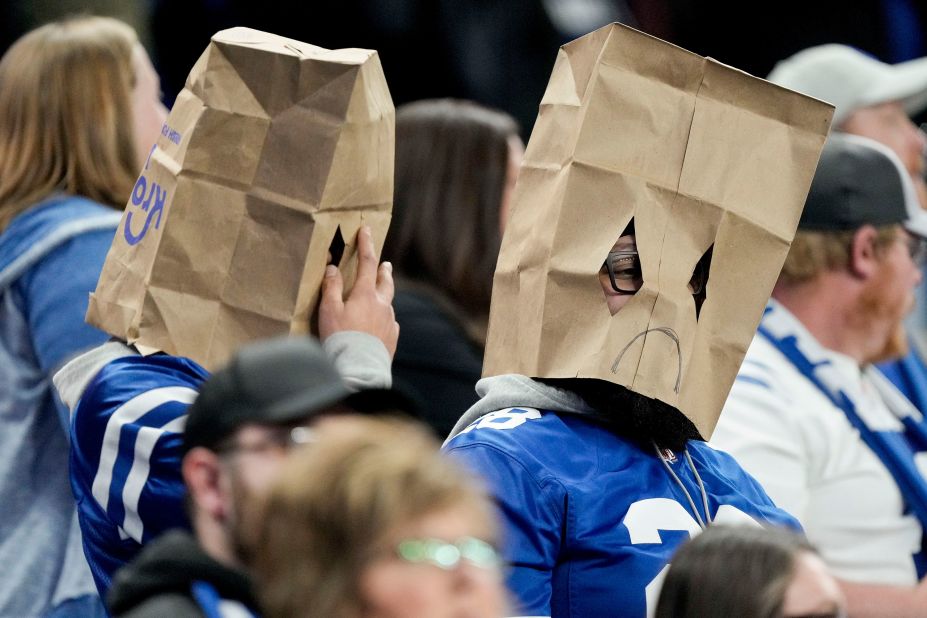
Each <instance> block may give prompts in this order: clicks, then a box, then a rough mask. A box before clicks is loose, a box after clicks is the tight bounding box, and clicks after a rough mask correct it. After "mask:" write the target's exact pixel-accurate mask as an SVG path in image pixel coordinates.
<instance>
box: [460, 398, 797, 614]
mask: <svg viewBox="0 0 927 618" xmlns="http://www.w3.org/2000/svg"><path fill="white" fill-rule="evenodd" d="M445 448H446V449H447V450H448V451H449V452H450V453H451V454H452V455H453V456H454V457H456V458H458V459H459V460H462V461H463V462H464V463H465V464H466V465H467V466H468V467H469V468H470V469H472V470H473V471H475V472H476V473H478V474H479V475H480V476H482V477H483V478H484V479H485V480H486V481H487V483H488V484H489V486H490V488H491V491H492V493H493V495H494V497H495V499H496V501H497V503H498V505H499V507H500V510H501V513H502V517H503V521H504V530H503V532H504V539H505V541H504V542H505V546H504V547H503V553H504V555H505V558H506V560H507V561H509V563H510V565H511V571H510V573H509V579H508V584H509V587H510V589H511V590H512V592H513V593H514V594H515V596H516V597H517V599H518V600H519V601H520V602H521V606H520V607H519V611H520V612H521V613H523V614H526V615H531V616H554V617H566V616H570V617H575V618H588V617H590V616H645V615H647V613H648V608H649V610H650V612H652V611H653V610H654V608H655V605H656V601H657V596H658V594H659V587H660V584H661V582H662V579H663V576H664V575H665V571H666V569H667V568H668V566H667V563H668V561H669V559H670V558H671V556H672V554H673V552H674V551H675V550H676V548H677V547H678V546H679V544H680V543H682V542H683V541H684V540H686V539H688V538H689V537H690V536H692V535H694V534H697V533H698V532H700V531H701V530H702V526H701V524H700V523H699V520H700V519H701V520H703V521H704V520H706V516H705V513H704V511H705V508H704V506H703V494H702V491H701V489H700V488H699V483H698V481H697V479H696V476H695V473H694V472H693V469H692V466H690V465H689V463H688V461H687V459H686V457H685V453H672V452H670V451H668V450H664V451H663V453H664V457H663V459H665V460H666V464H664V462H663V460H661V457H660V456H658V455H657V452H656V450H655V448H654V449H653V450H647V449H643V450H642V448H641V447H638V446H636V445H635V444H633V443H631V442H629V441H627V440H625V439H623V438H621V437H620V436H618V435H616V434H614V433H612V432H610V431H608V430H607V429H605V428H603V427H602V426H601V425H599V424H596V423H594V422H591V421H589V420H587V419H586V418H584V417H582V416H577V415H569V414H558V413H554V412H546V411H539V410H535V409H530V408H510V409H506V410H500V411H498V412H494V413H492V414H488V415H486V416H484V417H482V418H481V419H479V420H477V421H475V422H474V423H472V424H471V425H470V426H469V427H467V428H466V429H465V430H464V431H463V432H461V433H460V434H458V435H457V436H455V437H454V438H453V439H452V440H451V441H450V442H449V443H448V444H447V445H446V447H445ZM688 453H689V455H690V456H691V459H692V463H693V464H694V467H695V470H697V472H698V476H699V477H700V478H701V481H702V486H703V487H704V489H705V494H706V495H705V497H706V498H707V503H708V509H707V510H708V517H707V519H708V520H709V521H712V522H714V523H728V524H744V523H753V524H760V523H761V524H772V525H784V526H788V527H792V528H795V529H800V526H799V524H798V522H797V521H796V520H795V519H794V518H792V517H791V516H790V515H788V514H787V513H785V512H784V511H782V510H780V509H778V508H776V506H775V505H774V504H773V503H772V501H771V500H770V499H769V497H768V496H767V495H766V492H764V491H763V489H762V487H760V485H759V484H758V483H757V482H756V481H755V480H754V479H753V478H752V477H751V476H749V475H748V474H747V473H746V472H744V471H743V469H741V468H740V466H739V465H738V464H737V463H736V462H735V461H734V459H733V458H732V457H730V456H729V455H727V454H726V453H723V452H720V451H717V450H715V449H713V448H711V447H710V446H708V445H707V444H706V443H704V442H698V441H690V442H689V445H688ZM667 465H668V466H669V467H670V469H671V470H672V472H673V473H675V478H674V475H673V474H672V473H671V472H670V471H669V470H667V468H666V466H667ZM677 479H678V481H677ZM680 483H681V485H682V486H684V487H685V491H683V489H682V488H681V487H680ZM687 494H688V495H687Z"/></svg>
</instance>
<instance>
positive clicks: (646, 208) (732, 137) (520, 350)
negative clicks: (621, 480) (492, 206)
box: [484, 24, 833, 439]
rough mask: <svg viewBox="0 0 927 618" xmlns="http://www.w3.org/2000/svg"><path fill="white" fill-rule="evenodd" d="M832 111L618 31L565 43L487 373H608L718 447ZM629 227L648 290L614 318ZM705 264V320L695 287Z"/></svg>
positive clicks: (531, 153) (524, 194) (504, 264)
mask: <svg viewBox="0 0 927 618" xmlns="http://www.w3.org/2000/svg"><path fill="white" fill-rule="evenodd" d="M832 115H833V107H832V106H830V105H828V104H826V103H822V102H820V101H817V100H815V99H812V98H809V97H806V96H803V95H800V94H797V93H795V92H792V91H789V90H786V89H784V88H781V87H779V86H776V85H773V84H770V83H768V82H765V81H763V80H761V79H757V78H755V77H752V76H750V75H747V74H746V73H743V72H741V71H739V70H737V69H734V68H731V67H729V66H725V65H723V64H720V63H718V62H716V61H714V60H711V59H708V58H703V57H701V56H698V55H695V54H692V53H689V52H687V51H685V50H683V49H680V48H678V47H675V46H673V45H670V44H668V43H666V42H663V41H660V40H659V39H656V38H653V37H650V36H648V35H645V34H643V33H641V32H638V31H636V30H633V29H631V28H628V27H625V26H621V25H618V24H613V25H610V26H606V27H604V28H601V29H600V30H597V31H595V32H593V33H591V34H589V35H587V36H584V37H582V38H580V39H577V40H576V41H573V42H571V43H569V44H567V45H564V46H563V47H562V48H561V50H560V52H559V55H558V57H557V61H556V64H555V65H554V70H553V74H552V75H551V78H550V83H549V84H548V86H547V91H546V93H545V94H544V99H543V101H542V102H541V108H540V113H539V115H538V119H537V123H536V124H535V127H534V131H533V133H532V135H531V139H530V141H529V143H528V148H527V152H526V154H525V159H524V163H523V165H522V169H521V173H520V176H519V179H518V184H517V186H516V188H515V195H514V206H513V209H512V215H511V218H510V220H509V223H508V227H507V228H506V233H505V237H504V239H503V243H502V250H501V253H500V256H499V261H498V264H497V268H496V273H495V278H494V283H493V296H492V309H491V314H490V322H489V334H488V339H487V345H486V356H485V360H484V375H487V376H488V375H498V374H502V373H519V374H523V375H527V376H531V377H540V378H575V377H579V378H597V379H599V380H606V381H608V382H612V383H614V384H619V385H622V386H624V387H626V388H628V389H629V390H631V391H634V392H636V393H639V394H641V395H645V396H647V397H650V398H654V399H658V400H660V401H662V402H665V403H667V404H669V405H671V406H673V407H675V408H677V409H679V410H680V411H682V412H683V413H684V414H685V415H686V416H688V417H689V418H690V419H691V420H692V421H693V422H694V423H695V425H696V427H697V428H698V429H699V431H700V432H701V434H702V436H703V437H705V438H706V439H707V438H708V437H709V436H710V435H711V432H712V430H713V429H714V426H715V423H716V422H717V419H718V415H719V414H720V412H721V408H722V405H723V403H724V400H725V398H726V397H727V395H728V392H729V391H730V388H731V385H732V384H733V381H734V377H735V375H736V373H737V370H738V368H739V367H740V363H741V361H742V360H743V357H744V354H745V352H746V349H747V346H748V345H749V343H750V341H751V339H752V337H753V334H754V332H755V330H756V327H757V324H758V322H759V320H760V317H761V316H762V313H763V308H764V306H765V303H766V302H767V300H768V299H769V295H770V293H771V291H772V288H773V284H774V283H775V281H776V278H777V276H778V274H779V271H780V269H781V268H782V264H783V262H784V260H785V257H786V254H787V253H788V250H789V245H790V243H791V241H792V238H793V236H794V234H795V229H796V227H797V225H798V219H799V216H800V214H801V210H802V206H803V204H804V200H805V196H806V195H807V192H808V188H809V186H810V184H811V178H812V176H813V174H814V170H815V167H816V165H817V160H818V156H819V154H820V151H821V148H822V147H823V144H824V140H825V138H826V135H827V132H828V129H829V127H830V120H831V116H832ZM632 220H633V222H634V229H635V233H636V242H637V250H638V252H639V255H640V259H641V263H642V270H643V287H641V288H640V290H639V291H637V293H636V294H635V295H634V296H633V297H631V299H630V301H629V302H628V303H627V304H626V305H625V306H624V307H623V308H622V309H621V310H620V311H618V312H617V313H616V314H615V315H614V316H612V315H611V314H610V313H609V309H608V307H607V305H606V301H605V296H604V293H603V290H602V287H601V285H600V283H599V278H598V273H599V270H600V268H601V267H602V265H603V263H604V261H605V258H606V256H607V254H608V252H609V251H610V250H611V248H612V245H613V244H614V243H615V241H616V240H617V239H618V237H619V236H620V235H621V233H622V231H623V230H625V228H626V226H627V225H628V224H629V222H631V221H632ZM703 256H704V262H705V263H708V262H709V260H710V268H709V271H708V280H707V288H706V290H707V291H706V296H705V299H704V303H703V304H702V305H701V309H700V311H698V313H697V312H696V301H695V299H694V297H693V295H692V293H691V292H690V290H689V287H688V283H689V280H690V278H691V277H692V273H693V271H694V269H695V267H696V264H697V263H698V262H699V260H701V259H703ZM615 413H616V414H620V411H615Z"/></svg>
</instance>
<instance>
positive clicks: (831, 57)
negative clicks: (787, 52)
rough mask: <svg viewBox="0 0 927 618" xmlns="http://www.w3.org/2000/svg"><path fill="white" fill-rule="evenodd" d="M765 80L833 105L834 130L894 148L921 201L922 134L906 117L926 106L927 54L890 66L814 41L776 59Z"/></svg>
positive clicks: (924, 199)
mask: <svg viewBox="0 0 927 618" xmlns="http://www.w3.org/2000/svg"><path fill="white" fill-rule="evenodd" d="M767 79H769V81H771V82H773V83H776V84H779V85H780V86H785V87H786V88H789V89H791V90H797V91H798V92H801V93H804V94H807V95H810V96H813V97H815V98H818V99H821V100H822V101H827V102H828V103H831V104H832V105H834V106H836V110H835V112H834V120H833V126H834V130H836V131H840V132H845V133H852V134H854V135H862V136H863V137H868V138H870V139H874V140H876V141H877V142H881V143H883V144H885V145H886V146H888V147H889V148H891V149H892V150H894V151H895V154H896V155H898V157H899V158H900V159H901V162H902V163H904V166H905V168H906V169H907V170H908V172H909V173H910V174H911V179H912V180H913V181H914V186H915V188H916V189H917V193H918V197H919V199H920V200H921V204H922V205H923V206H927V185H925V182H924V171H925V162H924V149H925V147H927V137H925V135H924V134H923V132H921V130H920V129H919V128H918V127H917V125H915V124H914V123H913V122H912V121H911V119H910V118H909V115H915V114H918V113H920V112H921V111H923V110H924V108H927V58H920V59H918V60H912V61H909V62H904V63H901V64H896V65H890V64H885V63H884V62H880V61H878V60H876V59H875V58H872V57H870V56H868V55H866V54H864V53H862V52H860V51H858V50H855V49H853V48H852V47H847V46H846V45H837V44H831V45H819V46H817V47H810V48H808V49H805V50H802V51H800V52H798V53H797V54H795V55H793V56H790V57H789V58H786V59H785V60H782V61H781V62H779V63H778V64H776V66H775V67H774V68H773V70H772V72H771V73H770V74H769V77H768V78H767Z"/></svg>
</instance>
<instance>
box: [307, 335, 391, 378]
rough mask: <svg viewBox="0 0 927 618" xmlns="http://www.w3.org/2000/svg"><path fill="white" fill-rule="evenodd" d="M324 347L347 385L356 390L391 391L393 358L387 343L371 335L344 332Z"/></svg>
mask: <svg viewBox="0 0 927 618" xmlns="http://www.w3.org/2000/svg"><path fill="white" fill-rule="evenodd" d="M322 348H323V349H324V350H325V353H326V354H328V357H329V358H330V359H331V361H332V363H334V365H335V369H337V370H338V373H340V374H341V377H342V378H343V379H344V382H345V384H347V385H348V388H350V389H352V390H361V389H370V388H390V387H391V386H392V384H393V376H392V373H391V372H390V365H391V364H392V359H391V358H390V355H389V352H387V351H386V346H385V345H383V342H382V341H380V340H379V339H377V338H376V337H374V336H373V335H370V334H368V333H362V332H359V331H341V332H337V333H334V334H333V335H330V336H329V337H328V338H327V339H326V340H325V341H323V342H322Z"/></svg>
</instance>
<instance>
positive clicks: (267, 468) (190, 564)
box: [91, 337, 406, 618]
mask: <svg viewBox="0 0 927 618" xmlns="http://www.w3.org/2000/svg"><path fill="white" fill-rule="evenodd" d="M405 407H406V406H405V404H404V402H403V400H402V399H401V398H400V396H398V395H396V394H395V393H394V392H393V391H389V390H366V391H359V392H354V393H352V392H351V391H350V390H349V389H348V387H347V386H346V385H345V384H344V383H343V381H342V378H341V376H340V375H339V374H338V372H337V371H336V370H335V367H334V366H333V365H332V363H331V361H330V360H329V359H328V357H327V355H326V354H325V352H324V351H323V350H322V347H321V346H320V345H319V344H317V343H316V342H315V341H313V340H311V339H309V338H308V337H306V338H299V337H292V338H280V339H272V340H268V341H263V342H259V343H253V344H250V345H248V346H245V347H243V348H242V349H241V350H240V351H239V352H238V353H237V354H236V356H235V357H234V358H233V359H232V361H231V362H230V363H229V365H228V366H226V367H225V368H223V369H221V370H219V371H217V372H216V373H215V374H213V375H212V376H211V377H210V378H209V379H207V380H206V381H205V382H204V383H203V385H202V388H201V389H200V393H199V395H198V396H197V398H196V400H195V401H194V402H193V404H192V405H191V406H190V408H189V411H188V413H187V416H186V428H185V430H184V433H183V435H182V436H181V435H179V434H178V435H177V436H175V437H174V438H173V441H176V442H179V443H180V444H179V445H178V448H177V451H178V453H177V455H178V456H179V457H180V458H181V460H180V463H179V466H178V469H177V474H178V475H179V476H180V477H181V479H182V482H183V484H184V485H185V487H186V490H187V496H186V507H187V509H186V510H187V515H188V516H189V521H190V524H191V526H192V532H193V534H191V533H190V532H188V531H186V530H185V529H178V530H171V531H167V532H165V533H164V534H162V535H161V536H159V537H158V538H157V539H154V540H153V541H151V542H150V543H149V544H147V545H146V546H145V547H144V548H143V549H142V551H141V553H139V554H138V556H137V558H135V560H134V561H132V562H130V563H129V564H128V565H127V566H125V567H124V568H122V569H121V570H119V571H118V572H117V573H116V576H115V578H114V580H113V585H112V587H111V588H110V591H109V594H108V597H107V604H108V607H109V610H110V612H111V613H112V615H114V616H133V617H136V618H138V617H142V616H171V617H173V618H184V617H186V616H218V615H220V614H221V615H231V614H228V613H225V612H231V611H233V610H235V608H237V610H235V611H238V612H239V613H236V614H234V615H236V616H237V615H241V616H247V615H253V614H254V613H256V612H257V610H258V604H257V601H256V599H255V596H254V595H255V591H254V588H253V587H252V585H251V582H250V577H249V575H248V568H247V567H248V564H249V562H250V560H251V558H252V556H253V553H254V549H255V546H254V542H253V535H254V533H255V530H256V527H257V525H258V523H259V519H256V518H255V513H256V512H257V509H258V508H259V501H260V499H261V496H262V495H263V494H264V493H265V492H267V491H268V490H269V489H270V487H271V486H272V484H273V482H274V481H275V480H276V478H277V476H278V475H279V474H280V471H281V469H282V466H283V463H284V461H285V460H286V457H287V455H288V453H289V452H290V451H292V450H294V449H296V448H299V447H302V446H304V445H307V444H312V443H313V442H314V441H315V437H314V425H315V424H317V423H320V422H324V421H323V420H320V419H327V418H330V417H333V416H344V415H359V414H383V415H391V414H403V413H405V412H406V409H405ZM139 434H140V435H139V438H138V439H139V440H142V439H144V437H143V436H144V430H143V431H141V432H139ZM153 465H155V466H162V467H166V466H170V465H173V464H171V462H165V461H157V460H156V461H154V462H153ZM159 481H160V482H161V483H163V484H165V485H169V482H170V479H169V478H167V477H165V476H161V477H160V478H159ZM148 493H149V495H148V496H147V499H148V500H150V501H152V502H153V503H155V504H157V503H158V500H159V498H158V496H153V495H151V494H153V493H155V491H154V490H152V489H149V490H148ZM160 502H161V506H162V508H164V507H169V505H170V502H169V501H167V500H165V499H163V498H161V499H160ZM128 547H129V548H132V547H131V546H128ZM93 557H94V558H96V560H92V561H91V562H92V563H93V564H94V565H95V566H96V567H97V568H103V569H114V568H115V567H117V566H118V565H117V564H113V563H114V562H115V561H116V559H117V558H119V557H120V556H118V555H117V556H107V555H103V554H95V555H94V556H93ZM220 606H221V608H222V609H221V611H220Z"/></svg>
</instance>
